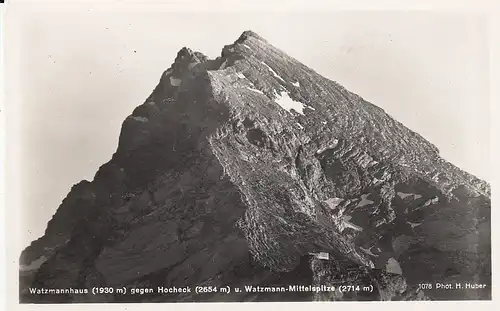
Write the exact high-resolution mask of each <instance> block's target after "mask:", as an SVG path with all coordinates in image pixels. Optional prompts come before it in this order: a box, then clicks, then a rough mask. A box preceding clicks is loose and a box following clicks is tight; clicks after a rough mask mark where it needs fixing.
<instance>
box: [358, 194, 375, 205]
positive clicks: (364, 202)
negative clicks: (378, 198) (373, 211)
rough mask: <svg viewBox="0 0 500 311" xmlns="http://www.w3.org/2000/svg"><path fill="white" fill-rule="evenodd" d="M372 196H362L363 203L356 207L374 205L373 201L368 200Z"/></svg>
mask: <svg viewBox="0 0 500 311" xmlns="http://www.w3.org/2000/svg"><path fill="white" fill-rule="evenodd" d="M369 195H370V194H363V195H362V196H361V202H359V203H358V205H356V207H362V206H365V205H368V204H372V203H374V202H373V201H371V200H368V199H367V197H368V196H369Z"/></svg>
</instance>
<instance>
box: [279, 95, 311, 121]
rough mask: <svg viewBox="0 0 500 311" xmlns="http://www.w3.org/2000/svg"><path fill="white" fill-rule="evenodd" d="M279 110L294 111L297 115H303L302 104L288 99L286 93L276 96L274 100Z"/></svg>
mask: <svg viewBox="0 0 500 311" xmlns="http://www.w3.org/2000/svg"><path fill="white" fill-rule="evenodd" d="M274 101H275V102H276V103H277V104H278V105H280V106H281V108H283V109H285V110H286V111H288V112H291V110H292V109H293V110H295V111H296V112H297V113H300V114H301V115H304V107H305V106H304V104H303V103H301V102H298V101H295V100H293V99H292V98H290V96H289V95H288V93H286V92H285V93H283V94H278V95H277V96H276V99H275V100H274Z"/></svg>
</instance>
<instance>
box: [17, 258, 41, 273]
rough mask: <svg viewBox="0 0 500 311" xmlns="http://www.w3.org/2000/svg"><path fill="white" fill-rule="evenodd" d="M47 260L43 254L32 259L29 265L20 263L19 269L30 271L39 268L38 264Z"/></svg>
mask: <svg viewBox="0 0 500 311" xmlns="http://www.w3.org/2000/svg"><path fill="white" fill-rule="evenodd" d="M46 261H47V257H45V256H44V255H42V256H40V257H38V258H37V259H35V260H33V261H32V262H31V263H30V264H29V265H20V267H19V270H21V271H32V270H36V269H38V268H40V266H41V265H42V264H43V263H44V262H46Z"/></svg>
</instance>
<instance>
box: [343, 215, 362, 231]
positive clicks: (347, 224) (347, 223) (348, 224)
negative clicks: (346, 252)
mask: <svg viewBox="0 0 500 311" xmlns="http://www.w3.org/2000/svg"><path fill="white" fill-rule="evenodd" d="M349 220H351V216H344V219H343V222H344V228H351V229H353V230H356V231H363V228H361V227H360V226H358V225H355V224H353V223H352V222H350V221H349Z"/></svg>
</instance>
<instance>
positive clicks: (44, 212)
mask: <svg viewBox="0 0 500 311" xmlns="http://www.w3.org/2000/svg"><path fill="white" fill-rule="evenodd" d="M18 15H19V14H18ZM10 25H11V29H10V30H9V31H10V34H11V37H10V38H11V41H9V42H10V45H9V46H8V49H7V50H6V59H7V60H8V61H9V64H8V65H9V66H10V67H9V66H8V67H7V69H9V68H11V70H10V71H9V70H7V76H9V74H10V75H11V77H15V78H12V79H11V82H10V83H11V86H12V87H11V88H9V90H8V91H9V92H10V94H7V95H8V96H12V97H13V98H14V97H15V99H16V102H17V103H18V104H17V105H16V108H15V109H16V113H17V118H15V120H17V121H16V122H17V123H16V124H17V127H15V128H16V129H17V130H16V135H17V136H16V137H18V140H19V141H18V147H19V153H18V155H19V157H16V164H17V165H18V166H17V167H18V169H19V170H18V171H16V172H18V173H17V175H18V176H17V181H18V182H19V185H20V189H21V192H20V198H19V199H20V201H19V203H20V206H21V208H20V211H21V219H22V232H21V235H22V236H21V240H22V244H23V246H25V245H27V244H29V242H30V241H32V240H33V239H36V238H38V237H39V236H41V235H42V234H43V231H44V230H45V228H46V225H47V221H48V220H49V219H50V218H51V217H52V215H53V214H54V212H55V211H56V209H57V207H58V206H59V204H60V203H61V201H62V199H63V198H64V197H65V196H66V195H67V193H68V192H69V190H70V188H71V186H72V185H73V184H76V183H78V182H79V181H80V180H82V179H87V180H92V179H93V176H94V174H95V172H96V171H97V169H98V168H99V166H100V165H102V164H104V163H105V162H107V161H108V160H109V159H110V158H111V155H112V154H113V152H114V151H115V150H116V147H117V142H118V135H119V131H120V128H121V123H122V122H123V120H124V119H125V118H126V117H127V116H128V115H129V114H130V113H131V112H132V110H133V109H134V108H135V107H136V106H138V105H140V104H142V103H143V102H144V100H145V99H146V98H147V97H148V95H149V94H150V92H151V91H152V90H153V88H154V87H155V86H156V84H157V83H158V80H159V78H160V75H161V73H162V72H163V71H164V70H165V69H167V68H168V67H170V65H171V63H172V62H173V60H174V58H175V56H176V54H177V52H178V50H180V49H181V48H182V47H184V46H187V47H189V48H191V49H193V50H197V51H200V52H202V53H204V54H205V55H207V56H209V57H217V56H219V55H220V52H221V50H222V48H223V46H224V45H227V44H231V43H232V42H234V41H235V40H236V39H237V38H238V37H239V35H240V34H241V33H242V32H243V31H244V30H247V29H251V30H253V31H255V32H257V33H258V34H259V35H261V36H262V37H264V38H265V39H266V40H268V41H269V42H270V43H271V44H273V45H275V46H276V47H278V48H280V49H282V50H283V51H285V52H286V53H288V54H289V55H290V56H292V57H294V58H296V59H298V60H300V61H302V62H303V63H304V64H305V65H307V66H309V67H311V68H312V69H314V70H316V71H317V72H319V73H320V74H322V75H324V76H325V77H327V78H329V79H331V80H334V81H337V82H338V83H340V84H342V85H343V86H345V87H346V88H347V89H349V90H350V91H352V92H354V93H357V94H359V95H360V96H362V97H363V98H365V99H366V100H368V101H370V102H372V103H373V104H375V105H377V106H379V107H381V108H383V109H384V110H385V111H386V112H387V113H389V114H390V115H391V116H393V117H394V118H395V119H397V120H398V121H401V122H402V123H403V124H405V125H406V126H407V127H409V128H410V129H412V130H415V131H416V132H418V133H420V134H421V135H422V136H423V137H425V138H426V139H428V140H429V141H431V142H432V143H434V144H435V145H436V146H437V147H438V148H439V149H440V151H441V155H442V156H443V157H444V158H445V159H446V160H449V161H450V162H452V163H454V164H455V165H457V166H459V167H460V168H462V169H464V170H466V171H468V172H470V173H472V174H474V175H476V176H478V177H480V178H483V179H486V180H490V178H491V177H492V176H491V175H490V163H489V155H490V149H489V148H490V147H489V141H490V137H489V91H490V90H489V88H488V87H489V80H488V77H489V72H488V70H489V57H488V55H489V45H488V44H489V42H488V24H487V20H486V19H485V18H484V17H483V16H480V15H476V14H473V13H469V14H463V13H436V12H434V13H433V12H425V11H422V12H411V11H409V12H403V11H379V12H375V11H365V12H348V11H345V12H327V11H317V12H313V11H308V12H302V13H299V12H295V13H285V12H268V13H263V12H256V13H230V12H226V13H215V12H214V13H208V12H204V13H186V12H184V13H180V12H174V13H168V12H159V11H158V12H154V11H153V12H151V11H150V12H148V11H128V12H127V11H121V12H112V11H110V12H107V11H92V10H90V11H88V10H84V11H64V10H58V11H45V12H44V13H43V14H39V13H37V12H31V13H30V12H28V11H26V12H24V13H23V16H22V17H20V16H17V18H16V19H15V21H14V20H12V23H11V24H10ZM14 37H15V38H14ZM9 92H8V93H9ZM12 122H15V121H12Z"/></svg>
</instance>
